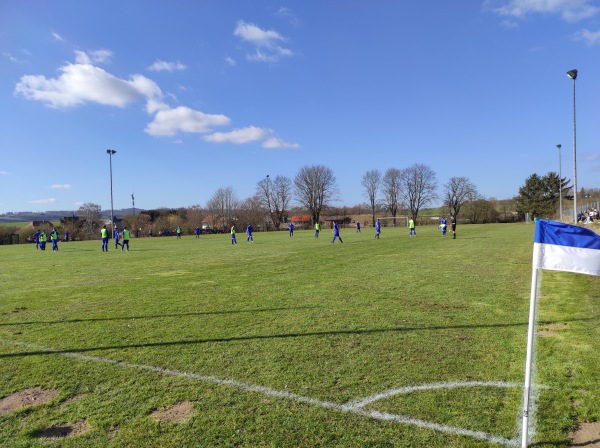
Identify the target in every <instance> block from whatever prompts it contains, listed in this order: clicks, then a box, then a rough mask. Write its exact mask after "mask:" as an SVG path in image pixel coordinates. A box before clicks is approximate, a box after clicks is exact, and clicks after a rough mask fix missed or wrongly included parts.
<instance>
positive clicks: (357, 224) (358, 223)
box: [356, 221, 360, 233]
mask: <svg viewBox="0 0 600 448" xmlns="http://www.w3.org/2000/svg"><path fill="white" fill-rule="evenodd" d="M356 233H360V222H358V221H356Z"/></svg>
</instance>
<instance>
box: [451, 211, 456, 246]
mask: <svg viewBox="0 0 600 448" xmlns="http://www.w3.org/2000/svg"><path fill="white" fill-rule="evenodd" d="M450 225H451V226H452V239H453V240H455V239H456V216H453V217H452V221H450Z"/></svg>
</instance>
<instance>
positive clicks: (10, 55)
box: [2, 53, 23, 64]
mask: <svg viewBox="0 0 600 448" xmlns="http://www.w3.org/2000/svg"><path fill="white" fill-rule="evenodd" d="M2 56H4V57H6V58H8V60H9V61H10V62H14V63H16V64H21V63H22V62H23V61H21V60H20V59H17V58H16V57H14V56H13V55H12V54H10V53H2Z"/></svg>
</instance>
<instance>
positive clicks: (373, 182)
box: [362, 170, 381, 222]
mask: <svg viewBox="0 0 600 448" xmlns="http://www.w3.org/2000/svg"><path fill="white" fill-rule="evenodd" d="M380 182H381V173H380V172H379V170H369V171H367V172H366V173H365V175H364V176H363V178H362V186H363V187H365V196H366V197H367V198H368V199H369V202H370V204H371V213H372V216H373V221H372V222H375V206H376V205H377V191H378V190H379V183H380Z"/></svg>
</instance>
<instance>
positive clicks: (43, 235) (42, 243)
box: [40, 229, 47, 250]
mask: <svg viewBox="0 0 600 448" xmlns="http://www.w3.org/2000/svg"><path fill="white" fill-rule="evenodd" d="M46 239H47V236H46V232H45V231H44V230H43V229H42V232H41V233H40V250H46Z"/></svg>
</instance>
